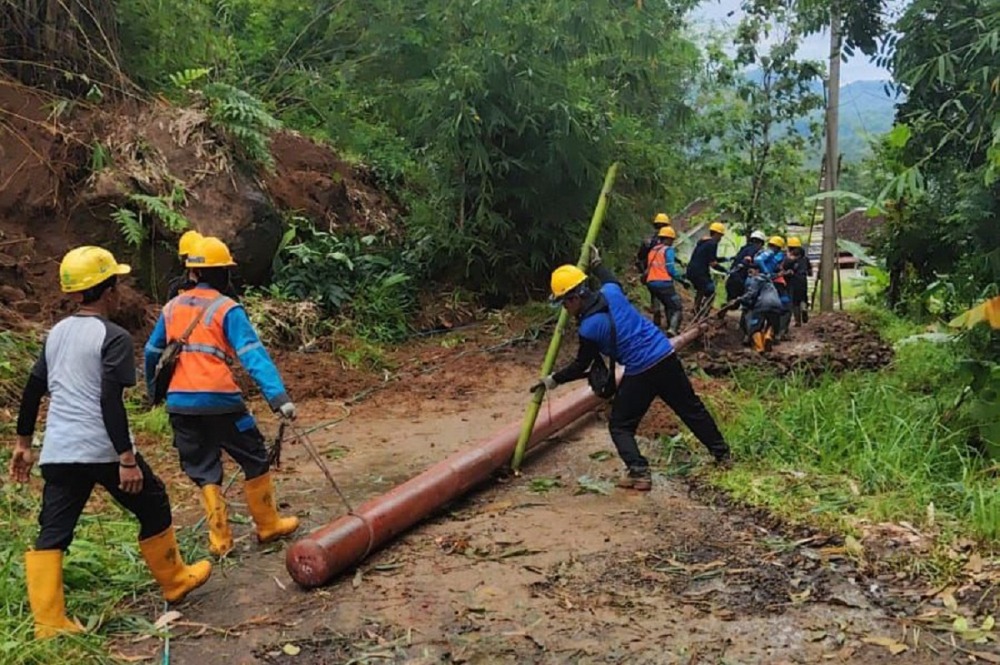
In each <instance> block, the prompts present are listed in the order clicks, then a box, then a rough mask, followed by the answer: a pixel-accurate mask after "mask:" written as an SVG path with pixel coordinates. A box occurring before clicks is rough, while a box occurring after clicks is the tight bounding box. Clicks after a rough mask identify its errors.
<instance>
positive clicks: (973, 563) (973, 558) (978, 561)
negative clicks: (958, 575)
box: [965, 553, 983, 575]
mask: <svg viewBox="0 0 1000 665" xmlns="http://www.w3.org/2000/svg"><path fill="white" fill-rule="evenodd" d="M965 569H966V570H968V571H969V572H970V573H972V574H974V575H978V574H979V573H981V572H983V557H981V556H979V555H978V554H976V553H973V554H971V555H970V556H969V561H968V563H966V564H965Z"/></svg>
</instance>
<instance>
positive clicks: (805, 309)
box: [782, 237, 812, 327]
mask: <svg viewBox="0 0 1000 665" xmlns="http://www.w3.org/2000/svg"><path fill="white" fill-rule="evenodd" d="M782 271H783V272H784V273H785V276H786V278H787V280H788V295H789V296H790V298H791V308H792V311H791V314H792V316H794V317H795V327H799V326H801V325H802V324H803V323H808V322H809V277H810V276H812V263H811V262H810V261H809V256H808V255H807V254H806V251H805V248H804V247H803V246H802V241H801V240H800V239H799V238H795V237H792V238H789V239H788V256H786V257H785V260H784V262H783V264H782Z"/></svg>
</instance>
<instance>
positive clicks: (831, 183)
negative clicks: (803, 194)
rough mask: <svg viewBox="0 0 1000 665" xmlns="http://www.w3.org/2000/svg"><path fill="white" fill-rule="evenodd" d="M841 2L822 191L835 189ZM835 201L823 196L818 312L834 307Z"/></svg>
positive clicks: (835, 23)
mask: <svg viewBox="0 0 1000 665" xmlns="http://www.w3.org/2000/svg"><path fill="white" fill-rule="evenodd" d="M840 48H841V34H840V6H839V2H837V0H834V2H832V3H830V78H829V82H828V83H827V95H826V186H825V187H824V189H825V191H827V192H832V191H834V190H836V189H837V166H838V162H839V160H840V150H839V148H838V146H837V123H838V122H839V116H840V110H839V108H838V107H839V106H840ZM837 256H838V252H837V205H836V201H834V200H833V198H832V197H828V198H826V199H824V200H823V252H822V254H821V255H820V262H819V266H820V275H819V279H820V291H819V308H820V311H821V312H832V311H833V275H834V269H835V266H834V262H835V261H836V260H837Z"/></svg>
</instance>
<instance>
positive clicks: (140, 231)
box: [111, 187, 191, 247]
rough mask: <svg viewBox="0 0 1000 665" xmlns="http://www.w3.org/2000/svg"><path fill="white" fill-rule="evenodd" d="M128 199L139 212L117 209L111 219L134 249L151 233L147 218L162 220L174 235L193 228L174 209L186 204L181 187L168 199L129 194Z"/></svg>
mask: <svg viewBox="0 0 1000 665" xmlns="http://www.w3.org/2000/svg"><path fill="white" fill-rule="evenodd" d="M127 198H128V200H129V202H130V203H132V204H133V205H135V207H136V208H138V212H136V211H133V210H130V209H129V208H117V209H115V211H114V212H112V213H111V219H112V220H113V221H114V222H115V224H117V225H118V230H119V231H121V234H122V236H123V237H124V238H125V242H126V243H128V244H129V245H130V246H132V247H139V246H140V245H142V241H143V240H145V239H146V236H147V234H148V232H149V223H148V222H147V218H153V219H158V220H160V222H161V223H162V224H163V226H164V227H165V228H166V229H167V230H168V231H171V232H173V233H181V232H182V231H185V230H186V229H188V228H190V227H191V222H189V221H188V219H187V217H185V216H184V215H182V214H181V213H179V212H177V210H175V209H174V206H176V205H179V204H180V203H183V202H184V190H183V189H182V188H180V187H174V189H173V191H171V193H170V195H169V196H166V197H165V196H149V195H148V194H129V195H128V197H127ZM144 213H145V214H144Z"/></svg>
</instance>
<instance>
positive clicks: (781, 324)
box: [636, 213, 812, 351]
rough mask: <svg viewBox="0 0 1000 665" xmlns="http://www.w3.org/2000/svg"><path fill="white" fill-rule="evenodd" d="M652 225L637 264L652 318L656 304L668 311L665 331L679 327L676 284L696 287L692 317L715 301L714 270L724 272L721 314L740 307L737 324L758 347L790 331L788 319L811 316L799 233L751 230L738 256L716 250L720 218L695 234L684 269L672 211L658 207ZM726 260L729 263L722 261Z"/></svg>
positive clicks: (807, 264)
mask: <svg viewBox="0 0 1000 665" xmlns="http://www.w3.org/2000/svg"><path fill="white" fill-rule="evenodd" d="M653 226H654V227H655V228H656V231H655V232H654V233H653V235H651V236H650V237H648V238H646V239H645V240H643V242H642V244H641V245H640V246H639V251H638V253H637V255H636V268H637V269H638V270H639V272H640V274H641V276H642V282H643V283H644V284H645V286H646V288H647V290H648V291H649V296H650V305H651V309H652V311H653V323H654V324H655V325H656V326H660V325H661V322H662V319H661V316H660V307H661V306H662V308H663V309H664V310H665V311H666V321H667V328H666V332H667V334H668V335H671V336H672V335H675V334H677V333H678V332H680V326H681V322H682V320H683V304H682V302H681V298H680V295H679V294H678V292H677V287H676V285H677V284H680V285H681V286H685V287H687V288H692V287H693V288H694V289H695V299H694V309H695V317H696V318H698V319H700V318H703V317H704V316H705V315H706V314H707V310H710V309H711V307H712V303H714V301H715V279H714V278H713V277H712V273H713V272H716V273H719V274H720V275H724V276H725V277H726V281H725V285H726V300H727V303H726V305H725V306H723V307H722V308H721V310H720V315H724V314H725V312H727V311H729V310H732V309H735V308H737V307H739V308H741V309H742V315H741V317H740V326H741V328H742V330H743V332H744V341H745V343H747V344H750V345H752V346H753V347H754V348H755V349H757V350H758V351H765V350H770V348H771V346H772V344H775V343H777V342H779V341H781V340H783V339H786V338H787V337H788V330H789V327H790V325H791V322H792V320H793V319H794V320H795V325H796V326H800V325H802V324H803V323H806V322H808V320H809V310H808V295H809V293H808V291H809V290H808V279H809V277H810V275H812V265H811V263H810V261H809V257H808V255H807V254H806V252H805V248H804V247H803V246H802V241H801V240H800V239H799V238H795V237H792V238H789V239H788V242H787V244H786V242H785V239H784V238H782V237H781V236H777V235H775V236H772V237H770V238H768V237H767V236H766V235H765V234H764V232H763V231H754V232H753V233H751V234H750V237H749V239H748V241H747V243H746V245H744V246H743V247H742V248H741V249H740V250H739V252H737V254H736V256H734V257H732V258H731V259H730V258H725V257H720V256H719V253H718V252H719V241H720V240H722V238H723V236H724V235H725V234H726V227H725V225H724V224H722V223H721V222H713V223H712V224H710V225H709V227H708V234H707V235H706V236H705V237H703V238H701V239H700V240H698V243H697V244H696V245H695V248H694V250H693V251H692V252H691V258H690V260H689V261H688V264H687V268H686V270H685V272H684V274H683V275H681V273H680V269H679V267H678V265H679V261H678V259H677V254H676V249H675V247H674V243H675V242H676V240H677V232H676V231H675V230H674V228H673V227H672V226H671V221H670V217H669V216H667V215H666V214H665V213H659V214H657V215H656V217H654V218H653ZM727 262H729V263H730V265H729V267H728V268H725V267H723V265H722V264H724V263H727Z"/></svg>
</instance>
